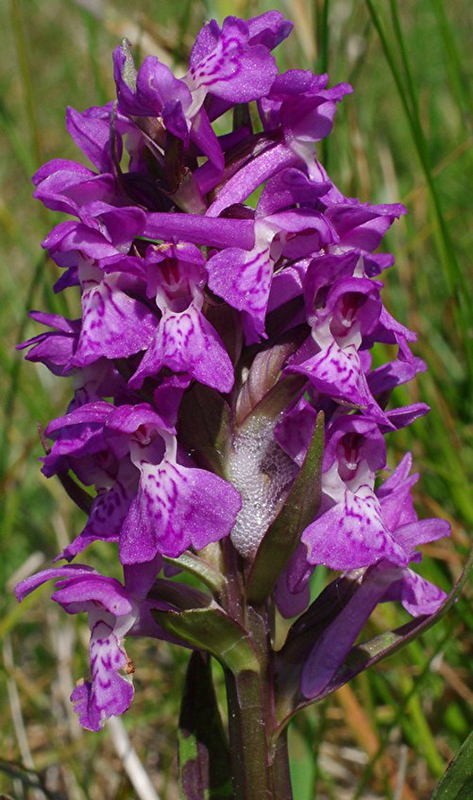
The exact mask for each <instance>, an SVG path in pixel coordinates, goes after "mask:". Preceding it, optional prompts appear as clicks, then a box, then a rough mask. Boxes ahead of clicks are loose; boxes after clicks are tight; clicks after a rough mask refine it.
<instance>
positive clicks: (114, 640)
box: [15, 559, 166, 731]
mask: <svg viewBox="0 0 473 800" xmlns="http://www.w3.org/2000/svg"><path fill="white" fill-rule="evenodd" d="M159 568H160V564H159V561H158V559H154V560H153V561H151V562H149V563H147V564H141V565H140V566H139V567H134V568H133V570H130V569H127V570H125V586H122V584H121V583H119V582H118V581H117V580H115V579H114V578H106V577H104V576H103V575H100V573H98V572H96V571H95V570H94V569H92V568H91V567H86V566H83V565H81V564H72V565H70V566H62V567H55V568H52V569H48V570H45V571H44V572H40V573H38V574H37V575H33V576H32V577H31V578H27V579H26V580H24V581H22V582H21V583H20V584H18V586H17V587H16V590H15V592H16V596H17V598H18V600H19V601H20V602H21V600H23V599H24V598H25V597H26V596H27V595H28V594H30V593H31V592H32V591H34V589H36V588H37V587H38V586H41V585H42V584H43V583H45V582H46V581H49V580H55V581H56V589H55V592H54V594H53V595H52V599H53V600H54V601H55V602H56V603H59V605H60V606H62V608H63V609H64V610H65V611H66V612H67V613H68V614H78V613H81V612H85V613H87V615H88V621H89V628H90V645H89V652H90V667H91V673H92V680H91V681H83V680H81V681H79V682H78V684H77V686H76V688H75V689H74V691H73V692H72V694H71V701H72V702H73V703H74V710H75V711H76V712H77V714H79V719H80V723H81V725H82V727H84V728H86V729H87V730H91V731H98V730H100V728H102V727H103V725H104V722H105V721H106V720H107V719H109V718H110V717H112V716H118V715H120V714H123V713H124V712H125V711H126V710H127V709H128V708H129V706H130V704H131V701H132V700H133V683H132V675H133V666H132V664H131V662H130V660H129V659H128V656H127V654H126V651H125V649H124V647H123V639H124V637H125V635H126V634H129V635H133V626H135V625H137V627H143V626H142V625H141V626H140V623H139V620H140V614H141V615H143V612H144V611H145V613H146V611H147V609H146V608H145V609H143V608H142V604H143V601H144V599H145V598H146V595H147V594H148V590H149V589H150V588H151V586H152V584H153V583H154V580H155V578H156V576H157V573H158V572H159ZM154 605H155V607H157V608H159V607H166V606H162V604H161V605H160V604H159V603H156V602H155V603H154ZM146 616H147V617H148V615H146ZM149 619H150V620H151V617H149ZM148 635H153V634H152V633H151V632H150V633H149V634H148ZM154 635H156V636H158V635H159V628H158V626H155V632H154Z"/></svg>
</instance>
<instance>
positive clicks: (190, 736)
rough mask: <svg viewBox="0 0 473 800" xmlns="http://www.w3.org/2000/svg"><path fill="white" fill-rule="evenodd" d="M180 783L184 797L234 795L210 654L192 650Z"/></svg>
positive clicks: (214, 799) (220, 799)
mask: <svg viewBox="0 0 473 800" xmlns="http://www.w3.org/2000/svg"><path fill="white" fill-rule="evenodd" d="M178 759H179V787H180V790H181V797H182V798H183V800H225V798H230V797H233V788H232V782H231V766H230V754H229V750H228V742H227V737H226V734H225V731H224V728H223V724H222V720H221V717H220V711H219V708H218V703H217V698H216V696H215V690H214V686H213V682H212V670H211V662H210V658H209V657H208V656H207V655H205V654H203V653H198V652H194V653H192V655H191V657H190V660H189V665H188V667H187V673H186V681H185V685H184V692H183V697H182V702H181V711H180V715H179V732H178Z"/></svg>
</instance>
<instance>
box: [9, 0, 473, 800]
mask: <svg viewBox="0 0 473 800" xmlns="http://www.w3.org/2000/svg"><path fill="white" fill-rule="evenodd" d="M271 7H277V8H279V9H280V10H283V11H285V12H286V13H287V15H288V16H289V17H290V18H292V19H293V20H294V21H295V23H296V29H295V33H294V34H293V36H292V37H291V39H290V40H289V42H288V43H287V44H286V45H285V46H284V52H283V53H282V54H281V55H280V56H279V59H280V66H281V68H294V67H303V68H306V69H309V68H310V69H315V70H317V71H321V70H322V71H323V70H325V69H328V71H329V73H330V78H331V82H332V83H336V82H338V81H342V80H349V81H350V82H351V83H352V84H353V86H354V88H355V93H354V95H352V96H350V97H348V98H346V99H345V100H344V102H343V104H342V106H341V107H340V110H339V112H338V116H337V119H336V124H335V129H334V132H333V134H332V135H331V137H330V140H329V141H327V142H325V143H323V145H322V147H321V157H322V160H323V161H324V163H325V165H326V166H328V169H329V173H330V175H331V176H332V178H333V179H334V180H335V182H336V183H337V184H338V185H339V186H340V188H341V189H342V191H343V192H344V193H345V194H347V195H351V196H359V197H360V198H361V199H362V200H369V201H370V202H375V203H382V202H396V201H398V200H401V201H402V202H404V203H405V204H406V205H407V206H408V209H409V215H408V217H407V220H403V221H401V222H399V223H397V224H396V225H395V226H394V229H393V231H392V233H391V234H390V235H389V241H388V246H389V248H390V249H391V250H392V251H393V252H394V253H395V255H396V258H397V265H396V267H395V269H394V270H391V272H390V273H389V274H388V275H387V278H386V282H387V286H386V289H385V297H386V301H387V302H386V305H387V306H388V308H391V309H392V311H393V313H394V314H395V316H396V317H397V318H398V319H400V320H401V321H402V322H404V323H405V324H407V325H408V326H409V327H410V328H413V329H415V330H417V331H418V333H419V342H418V344H417V346H416V354H417V355H419V356H421V357H422V358H423V359H424V360H425V361H426V362H427V364H428V366H429V372H428V373H426V374H423V375H420V376H419V378H418V380H417V381H415V383H414V385H413V386H410V387H408V388H402V390H400V391H399V394H398V397H397V399H398V401H399V402H400V403H408V402H415V401H417V400H424V401H426V402H427V403H429V404H430V405H431V406H432V412H431V414H430V415H429V417H427V418H426V419H424V420H420V421H418V422H417V423H416V424H415V425H414V426H413V428H412V429H411V430H409V431H403V432H400V433H398V434H396V435H395V437H394V438H392V440H390V441H389V446H390V458H389V461H390V463H391V464H392V465H394V464H395V463H397V461H398V460H399V458H400V457H401V455H402V454H403V453H404V452H405V450H406V449H409V448H410V449H412V451H413V453H414V457H415V461H416V464H417V466H418V467H419V469H420V471H421V473H422V478H421V481H420V483H419V484H418V486H417V495H416V499H417V502H418V508H419V511H420V512H422V514H424V515H426V516H435V515H440V516H445V517H447V518H448V519H449V520H450V521H451V523H452V538H451V540H450V541H447V542H436V543H434V544H432V545H429V546H426V547H425V548H424V553H425V561H424V567H423V570H424V574H425V575H426V577H428V578H430V579H431V580H432V581H434V582H436V583H438V584H439V585H440V586H442V588H444V589H445V590H447V591H448V590H449V588H450V587H451V585H452V583H453V582H454V580H455V578H456V577H457V576H458V574H459V572H460V571H461V565H462V563H463V562H464V561H465V558H466V551H467V548H468V543H469V539H470V538H471V532H472V531H473V499H472V493H471V490H470V485H471V475H472V471H473V470H472V462H473V449H472V446H471V445H472V440H473V415H472V410H473V401H472V396H473V393H472V387H473V284H472V280H471V279H472V277H473V276H472V266H471V252H472V249H473V224H472V222H473V214H472V208H473V190H472V175H473V149H472V143H473V131H472V121H473V94H472V92H471V80H472V72H473V61H472V56H471V42H472V40H473V15H472V13H471V6H470V3H469V2H468V0H448V2H447V0H402V3H401V0H399V2H397V0H331V2H329V0H312V1H311V2H309V0H287V2H284V3H281V2H279V3H278V2H277V0H274V1H273V2H272V3H271V2H266V1H265V0H255V1H254V2H251V0H247V1H246V2H245V1H244V0H240V1H238V0H233V2H225V0H220V1H219V0H200V2H199V1H198V0H196V1H195V2H191V0H174V2H173V1H172V0H159V2H158V0H135V2H134V3H133V4H130V3H129V2H127V1H126V0H114V1H113V0H9V1H8V2H6V1H5V2H4V3H2V4H0V30H1V31H2V36H3V42H2V59H1V61H0V134H1V135H0V237H1V240H2V246H1V249H0V253H1V255H0V263H1V278H0V292H1V297H2V306H1V308H2V314H1V316H0V333H1V345H0V369H1V371H2V376H1V379H0V386H1V387H2V389H1V394H2V402H1V407H2V414H3V419H2V426H3V427H2V430H3V433H2V434H1V435H2V438H1V441H0V468H1V475H0V480H1V489H2V506H1V529H0V543H1V552H2V559H1V560H0V587H2V588H3V591H2V592H1V596H0V606H1V619H0V792H1V791H3V792H5V793H7V795H8V796H12V797H14V798H34V800H36V798H38V799H39V798H42V797H45V796H46V797H54V798H56V800H59V799H60V798H62V799H63V800H64V798H68V800H69V799H70V800H89V798H90V800H96V798H97V800H98V799H99V798H107V800H108V798H110V800H126V798H134V797H139V798H140V800H141V798H143V799H144V800H153V798H154V800H155V798H156V796H160V797H162V798H167V799H168V800H174V798H177V797H178V795H177V789H176V762H175V754H174V736H175V726H176V720H177V713H178V703H179V695H180V691H181V681H182V678H183V670H184V666H185V661H186V659H187V656H186V655H185V653H179V652H177V651H176V650H171V648H169V647H168V646H167V645H165V644H162V645H155V644H154V643H151V644H148V643H146V642H131V644H130V647H129V652H130V655H131V656H132V657H133V658H134V660H135V663H136V666H137V671H136V673H135V679H136V688H137V692H136V700H135V703H134V705H133V707H132V709H131V711H130V712H129V713H128V714H127V716H126V717H125V718H124V721H123V723H120V722H119V723H118V724H117V725H112V726H109V727H108V728H107V729H106V730H105V731H104V732H102V733H100V734H98V735H94V734H88V733H84V732H81V731H80V730H79V728H78V725H77V722H76V719H75V716H74V715H73V714H72V712H71V709H70V704H69V701H68V696H69V694H70V691H71V689H72V687H73V681H74V678H73V676H80V675H81V674H83V670H84V669H86V662H87V654H86V651H85V647H84V643H85V641H86V639H87V631H86V622H85V620H82V619H79V620H76V619H75V618H74V619H73V620H72V619H71V620H69V619H68V618H67V617H65V615H64V614H63V612H62V611H60V610H59V609H56V608H55V607H52V606H53V605H54V604H49V605H48V604H47V603H46V602H44V603H43V602H42V600H43V599H46V597H47V588H46V590H44V589H43V594H42V596H41V597H40V593H39V592H37V593H36V594H35V595H34V596H32V597H30V598H29V599H28V600H27V601H26V602H25V603H24V604H23V605H22V606H18V605H17V604H16V602H15V600H14V598H13V597H12V594H11V589H12V585H13V584H14V582H16V580H17V579H18V578H19V577H20V576H24V575H25V574H27V573H29V572H32V571H34V570H36V569H38V568H40V567H41V566H42V565H43V564H44V563H46V562H49V561H50V560H51V559H52V558H53V557H54V555H55V554H56V552H57V551H58V550H59V549H60V548H62V547H64V546H65V544H66V543H67V542H68V541H69V540H70V539H71V538H72V537H73V536H74V535H75V533H77V532H78V530H79V526H80V524H81V519H80V512H76V511H75V510H74V509H73V508H72V507H71V506H72V504H71V502H70V501H69V500H68V499H67V498H66V497H65V496H64V495H63V492H62V490H61V487H60V486H59V484H58V483H56V482H55V481H54V480H49V481H46V480H45V479H44V478H43V477H42V476H41V475H40V473H39V468H38V464H37V461H36V459H37V457H39V456H40V455H41V447H40V444H39V440H38V435H37V431H36V425H37V422H42V423H46V422H47V420H48V419H50V418H52V417H55V416H57V415H59V414H60V413H62V412H63V410H64V408H65V405H66V402H67V398H68V393H69V387H68V385H67V384H68V382H67V381H60V380H58V379H56V378H54V377H53V376H51V375H50V374H49V373H47V371H46V370H45V369H44V368H43V367H41V366H39V367H35V366H32V365H28V364H26V365H23V364H22V359H21V357H20V356H19V355H18V354H17V353H15V351H14V349H13V347H14V344H15V343H16V342H17V341H21V340H22V339H24V338H26V337H27V336H30V335H33V334H34V333H36V328H35V326H34V324H32V323H30V322H29V321H28V319H27V310H28V309H29V308H41V309H46V310H49V311H52V312H56V313H66V314H68V315H73V314H74V310H73V308H72V304H71V301H70V300H69V298H68V300H67V303H68V307H66V300H65V299H64V298H63V297H61V296H59V297H57V296H56V297H55V296H54V295H53V293H52V288H51V287H52V284H53V281H54V278H55V276H56V267H55V266H54V264H53V263H52V262H48V261H47V260H45V259H44V257H43V255H42V251H41V249H40V246H39V242H40V241H41V239H42V238H44V236H45V234H46V233H47V231H48V230H49V229H50V227H51V226H52V225H53V224H54V222H55V221H59V220H55V219H54V214H52V213H51V212H45V211H44V210H43V209H42V208H41V207H40V205H39V204H37V203H35V201H33V200H32V198H31V184H30V180H29V179H30V175H31V174H32V173H33V172H34V171H35V170H36V168H37V167H38V166H39V165H40V164H41V163H43V162H44V161H45V160H47V159H50V158H55V157H62V158H73V159H77V158H78V153H77V151H76V149H75V145H74V144H73V142H72V141H71V140H69V138H68V136H67V134H66V132H65V128H64V111H65V107H66V105H73V106H74V107H76V108H78V109H79V110H83V109H84V108H86V107H88V106H91V105H96V104H101V103H104V102H106V101H107V100H108V99H110V97H112V96H113V92H114V86H113V81H112V69H111V52H112V49H113V47H114V46H115V45H116V43H117V42H118V41H119V40H120V38H121V37H123V36H127V37H128V38H129V39H130V40H131V41H132V42H134V43H135V44H137V45H138V46H139V48H140V50H141V53H142V55H143V56H144V55H147V54H148V53H153V54H155V55H158V57H159V58H161V59H162V60H163V61H166V62H167V63H169V64H171V65H172V64H173V65H175V67H176V70H177V71H178V73H179V70H180V74H182V73H183V71H184V69H183V67H182V64H183V63H184V62H185V60H186V58H187V56H188V53H189V48H190V46H191V44H192V41H193V38H194V36H195V33H196V32H197V30H198V29H199V27H200V26H201V24H202V23H203V21H205V20H206V19H208V18H210V17H212V16H215V17H217V19H219V20H220V21H221V20H222V19H223V17H224V16H226V15H227V14H230V13H232V14H238V15H241V16H247V15H254V14H257V13H261V12H263V11H265V10H268V9H269V8H271ZM79 158H80V156H79ZM378 356H379V358H380V360H381V359H382V358H383V355H382V353H381V352H379V351H378ZM88 558H89V561H90V563H93V564H94V565H95V566H98V568H100V567H101V566H102V567H104V568H105V569H108V570H109V571H110V569H112V570H113V569H114V567H110V564H108V562H107V559H108V558H109V554H108V552H107V550H106V549H105V548H102V547H101V546H100V544H97V545H96V546H95V547H94V548H92V549H91V553H90V556H89V557H88ZM323 577H324V576H323V575H320V571H319V577H318V581H319V585H320V581H321V580H322V579H323ZM317 588H318V587H317V586H314V592H315V591H317ZM472 596H473V590H472V585H471V583H470V584H469V585H468V586H467V589H466V591H465V592H464V595H463V598H462V599H460V601H459V602H458V603H457V605H456V607H455V609H454V610H453V611H452V612H451V613H450V614H449V616H448V618H446V619H444V620H442V622H441V623H440V624H439V625H437V626H436V627H434V628H433V629H432V630H430V631H428V633H427V634H425V635H424V637H423V638H422V640H420V641H417V642H415V643H414V644H412V645H411V646H410V647H409V649H407V650H405V651H403V652H401V653H400V654H398V655H396V656H395V657H393V658H392V659H390V660H388V661H387V662H386V663H384V664H382V665H381V666H380V667H378V668H377V669H375V670H373V671H372V672H370V673H367V674H364V675H363V676H361V677H360V678H359V679H357V680H355V681H354V682H353V683H352V684H351V685H350V686H346V687H344V688H343V689H341V690H340V691H339V692H337V693H336V695H335V696H334V697H333V698H330V699H329V700H328V701H326V702H324V703H323V704H321V705H320V706H318V707H317V708H316V709H315V710H314V709H311V710H310V711H309V712H308V713H307V714H305V716H302V717H300V718H299V720H298V721H296V723H295V725H294V727H293V729H292V732H291V750H292V756H293V776H294V793H295V797H296V798H297V800H312V798H315V797H317V798H319V799H320V800H322V799H323V798H336V799H337V800H345V799H346V800H348V799H349V798H350V799H353V798H366V799H367V800H368V799H369V798H392V800H401V799H402V798H403V799H404V800H411V799H412V800H414V798H416V799H417V800H422V798H428V797H430V794H431V791H432V789H433V787H434V785H435V784H436V782H437V781H438V779H439V777H440V775H441V774H442V772H443V770H444V768H445V766H446V764H447V762H448V761H449V759H450V758H451V757H452V755H453V754H454V753H455V752H456V751H457V750H458V748H459V747H460V745H461V743H462V741H463V740H464V739H465V737H466V735H467V734H468V732H469V731H470V730H471V728H472V727H473V691H472V688H471V686H472V683H471V677H472V666H471V664H472V652H473V648H472V643H473V611H472V608H471V599H472ZM406 619H407V615H405V614H404V612H403V611H402V609H401V608H400V607H399V608H397V607H395V606H385V607H383V608H382V609H379V610H377V611H376V613H375V614H374V615H373V619H372V622H371V623H370V628H371V630H370V633H371V634H376V633H378V632H380V631H381V630H383V629H386V628H387V627H393V626H396V625H399V624H402V623H403V622H404V621H405V620H406ZM217 678H218V675H217ZM130 745H131V746H132V747H133V748H134V750H132V754H133V753H135V756H134V757H135V758H136V757H139V759H140V760H141V763H142V764H143V765H144V768H145V770H146V772H147V774H148V783H146V781H145V782H144V783H142V785H141V788H139V786H138V785H137V783H136V781H137V776H139V774H140V773H139V771H138V767H137V765H136V763H135V762H130V760H129V758H128V760H127V758H126V757H124V756H123V748H125V749H126V748H128V750H129V748H130ZM317 756H318V760H317ZM133 781H134V785H133ZM38 787H42V789H39V788H38ZM153 787H154V794H153ZM156 793H157V794H156Z"/></svg>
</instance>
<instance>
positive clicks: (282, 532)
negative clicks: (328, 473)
mask: <svg viewBox="0 0 473 800" xmlns="http://www.w3.org/2000/svg"><path fill="white" fill-rule="evenodd" d="M323 446H324V418H323V414H322V413H320V414H319V415H318V417H317V423H316V426H315V430H314V435H313V437H312V442H311V444H310V447H309V450H308V452H307V455H306V457H305V460H304V463H303V465H302V469H301V471H300V472H299V475H298V476H297V478H296V480H295V481H294V484H293V486H292V489H291V491H290V493H289V496H288V498H287V500H286V502H285V504H284V506H283V508H282V510H281V511H280V513H279V514H278V516H277V517H276V519H275V520H274V522H273V524H272V525H271V527H270V528H269V530H268V532H267V534H266V535H265V537H264V539H263V541H262V542H261V544H260V546H259V548H258V552H257V553H256V557H255V561H254V563H253V567H252V569H251V572H250V575H249V578H248V583H247V597H248V601H249V602H250V603H253V604H255V605H258V604H261V603H264V601H265V600H266V598H267V597H268V596H269V595H270V594H271V592H272V590H273V588H274V585H275V583H276V581H277V580H278V578H279V576H280V575H281V573H282V571H283V569H284V567H285V566H286V565H287V562H288V561H289V559H290V557H291V555H292V554H293V552H294V550H295V549H296V547H297V545H298V544H299V541H300V537H301V534H302V532H303V531H304V529H305V528H306V527H307V525H309V524H310V523H311V522H312V520H313V519H314V517H315V515H316V513H317V510H318V507H319V504H320V474H321V466H322V456H323Z"/></svg>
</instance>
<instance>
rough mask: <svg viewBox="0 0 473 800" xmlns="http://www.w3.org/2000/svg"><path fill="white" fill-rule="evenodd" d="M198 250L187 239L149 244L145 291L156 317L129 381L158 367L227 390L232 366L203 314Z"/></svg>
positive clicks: (139, 379)
mask: <svg viewBox="0 0 473 800" xmlns="http://www.w3.org/2000/svg"><path fill="white" fill-rule="evenodd" d="M204 264H205V260H204V258H203V256H202V253H201V252H200V250H199V249H198V248H197V247H195V246H193V245H190V244H187V245H186V244H177V245H171V244H168V245H159V246H158V247H150V248H148V251H147V254H146V265H147V275H148V282H147V294H148V297H150V298H154V299H155V300H156V305H157V306H158V308H159V310H160V311H161V315H162V316H161V319H160V321H159V324H158V326H157V329H156V334H155V336H154V339H153V341H152V343H149V344H150V346H149V347H148V350H147V352H146V355H145V356H144V358H143V360H142V361H141V363H140V365H139V367H138V369H137V371H136V373H135V375H134V376H133V377H132V378H131V380H130V386H132V387H138V388H139V387H140V386H141V385H142V383H143V380H144V378H145V377H146V376H147V375H155V374H156V373H158V372H159V370H160V369H161V368H162V367H168V368H170V369H172V370H174V371H176V372H184V373H188V374H189V375H190V376H192V377H193V378H195V379H196V380H198V381H200V382H201V383H205V384H206V385H207V386H211V387H213V388H214V389H218V390H219V391H221V392H229V391H230V390H231V388H232V386H233V381H234V376H233V366H232V364H231V361H230V358H229V356H228V354H227V352H226V350H225V347H224V345H223V342H222V340H221V339H220V336H219V335H218V333H217V332H216V330H215V329H214V328H213V326H212V325H211V324H210V323H209V322H208V320H207V319H206V318H205V316H204V315H203V313H202V306H203V304H204V286H205V282H206V272H205V269H204Z"/></svg>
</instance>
